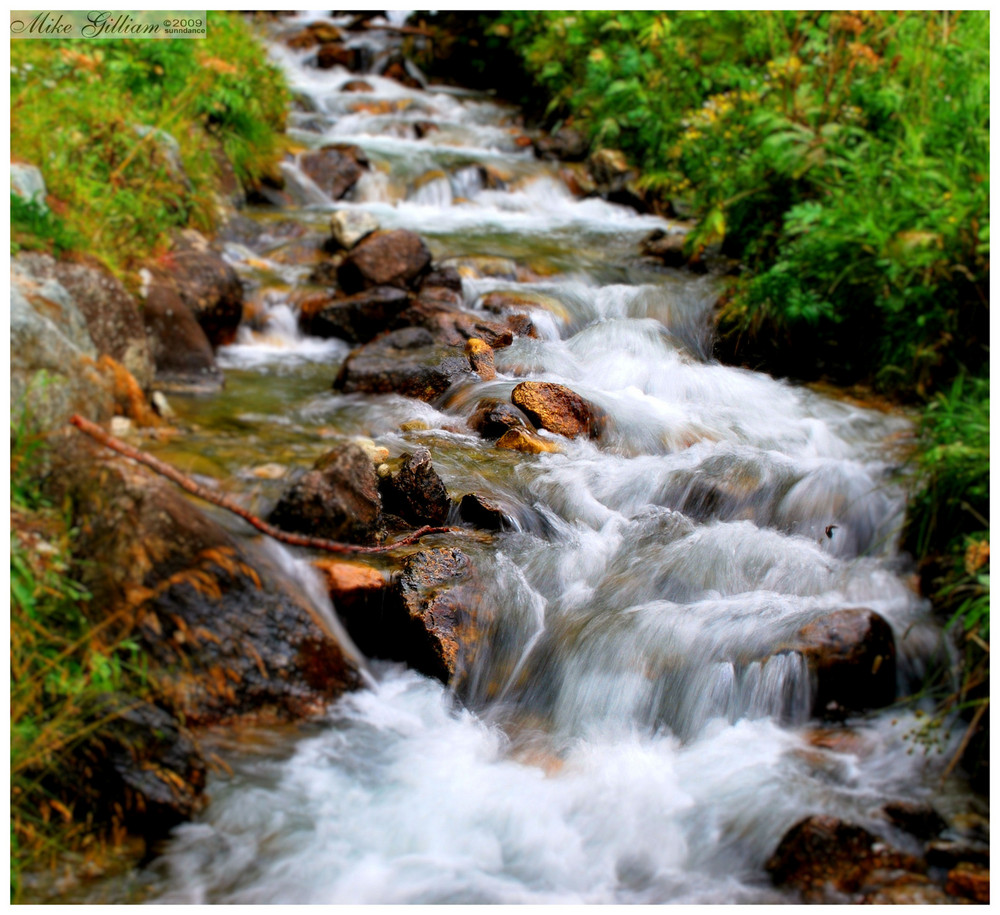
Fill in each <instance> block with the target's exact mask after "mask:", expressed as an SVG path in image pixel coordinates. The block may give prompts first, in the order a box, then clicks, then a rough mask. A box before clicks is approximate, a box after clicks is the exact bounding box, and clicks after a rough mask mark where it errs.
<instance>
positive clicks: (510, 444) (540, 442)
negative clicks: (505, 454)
mask: <svg viewBox="0 0 1000 915" xmlns="http://www.w3.org/2000/svg"><path fill="white" fill-rule="evenodd" d="M497 448H503V449H504V450H505V451H523V452H525V453H526V454H545V453H549V452H559V451H561V450H562V449H561V448H560V447H559V446H558V445H557V444H556V443H555V442H550V441H547V440H546V439H544V438H542V437H541V436H540V435H536V434H535V433H534V432H528V430H527V429H509V430H508V431H507V432H505V433H504V434H503V435H501V436H500V438H498V439H497Z"/></svg>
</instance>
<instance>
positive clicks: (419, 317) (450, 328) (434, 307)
mask: <svg viewBox="0 0 1000 915" xmlns="http://www.w3.org/2000/svg"><path fill="white" fill-rule="evenodd" d="M396 325H397V326H399V327H423V328H426V329H427V330H429V331H430V332H431V334H433V336H434V339H435V340H436V341H437V342H438V343H440V344H443V345H444V346H465V343H466V341H467V340H470V339H472V338H473V337H478V338H479V339H480V340H482V341H483V342H485V343H486V344H487V345H488V346H490V347H492V348H493V349H502V348H503V347H506V346H510V345H511V343H513V342H514V335H513V334H512V333H511V331H510V328H509V327H506V326H504V325H503V324H498V323H497V322H495V321H487V320H485V319H483V318H480V317H477V316H476V315H474V314H469V313H468V312H465V311H462V310H461V309H459V308H456V307H455V306H454V305H451V304H448V303H447V302H442V301H435V300H432V299H426V298H424V297H423V296H421V298H418V299H417V300H416V301H415V302H413V303H412V304H411V305H410V307H409V308H407V309H406V310H405V311H404V312H402V313H401V314H400V315H399V316H398V317H397V318H396Z"/></svg>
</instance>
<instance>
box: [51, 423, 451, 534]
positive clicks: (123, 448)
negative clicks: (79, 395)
mask: <svg viewBox="0 0 1000 915" xmlns="http://www.w3.org/2000/svg"><path fill="white" fill-rule="evenodd" d="M69 421H70V423H72V424H73V425H74V426H76V427H77V428H78V429H79V430H80V431H81V432H85V433H86V434H87V435H89V436H90V437H91V438H92V439H94V440H95V441H98V442H100V443H101V444H102V445H104V447H105V448H110V449H111V450H112V451H117V452H118V453H119V454H121V455H124V456H125V457H127V458H130V459H131V460H133V461H138V463H140V464H145V465H146V466H147V467H148V468H149V469H150V470H153V471H155V472H156V473H158V474H160V476H163V477H166V478H167V479H168V480H172V481H173V482H174V483H176V484H177V485H178V486H180V487H181V489H186V490H187V491H188V492H189V493H191V495H193V496H197V497H198V498H199V499H204V500H205V501H206V502H211V503H212V504H213V505H218V506H219V508H224V509H225V510H226V511H229V512H232V513H233V514H234V515H239V516H240V517H241V518H242V519H243V520H244V521H246V522H247V523H248V524H250V525H252V526H253V527H255V528H257V530H259V531H260V532H261V533H264V534H267V536H268V537H273V538H274V539H275V540H280V541H281V542H282V543H288V544H290V545H291V546H304V547H309V548H310V549H314V550H324V551H325V552H327V553H387V552H389V551H390V550H394V549H396V548H397V547H401V546H408V545H409V544H411V543H416V542H417V541H418V540H419V539H420V538H421V537H426V536H427V535H428V534H443V533H447V532H453V531H455V528H452V527H431V526H430V525H425V526H424V527H421V528H419V529H417V530H415V531H414V532H413V533H412V534H407V535H406V536H405V537H403V538H401V539H400V540H396V541H395V542H393V543H390V544H387V545H385V546H357V545H356V544H353V543H340V542H339V541H337V540H323V539H321V538H319V537H307V536H305V535H304V534H290V533H288V531H283V530H281V529H280V528H277V527H274V526H273V525H271V524H268V523H267V522H266V521H261V520H260V518H258V517H257V516H256V515H252V514H250V512H248V511H247V510H246V509H245V508H243V507H242V506H241V505H237V504H236V502H234V501H233V500H232V499H230V498H229V497H228V496H224V495H221V494H220V493H215V492H212V491H211V490H209V489H205V487H204V486H199V485H198V484H197V483H196V482H195V481H194V480H192V479H191V478H190V477H188V476H185V475H184V474H183V473H181V472H180V471H179V470H178V469H177V468H176V467H171V466H170V465H169V464H166V463H164V462H163V461H161V460H159V459H158V458H155V457H153V456H152V455H151V454H147V453H146V452H145V451H140V450H139V449H138V448H133V447H132V446H131V445H128V444H126V443H125V442H123V441H122V440H121V439H117V438H115V437H114V436H113V435H109V434H108V433H107V432H105V431H104V430H103V429H102V428H101V427H100V426H98V425H97V424H96V423H92V422H91V421H90V420H89V419H84V418H83V417H82V416H79V415H77V414H76V413H74V414H73V415H72V416H71V417H70V418H69Z"/></svg>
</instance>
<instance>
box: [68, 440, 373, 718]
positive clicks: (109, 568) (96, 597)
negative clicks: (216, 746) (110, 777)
mask: <svg viewBox="0 0 1000 915" xmlns="http://www.w3.org/2000/svg"><path fill="white" fill-rule="evenodd" d="M85 446H87V443H84V444H83V445H81V446H80V450H85V451H89V450H90V449H89V447H86V448H85ZM65 461H66V466H65V468H64V469H63V472H62V473H61V474H59V475H58V479H59V480H60V481H61V484H62V486H63V489H64V492H65V497H67V498H68V499H69V500H70V504H71V505H72V506H73V519H72V520H73V525H74V527H76V528H77V529H78V530H79V534H78V539H77V545H76V549H77V551H78V553H79V555H81V556H95V557H100V558H101V561H100V562H94V563H84V564H83V565H82V566H81V569H82V573H81V574H82V581H83V584H84V585H85V587H87V589H88V590H89V591H90V592H91V593H92V595H93V600H92V601H91V602H90V604H89V605H88V606H89V607H91V608H92V609H93V610H94V611H96V612H99V613H101V614H102V616H106V617H107V618H108V619H112V618H117V619H120V620H121V621H122V625H123V626H125V627H127V629H128V631H129V632H130V633H131V637H132V638H134V639H135V640H136V641H137V642H138V643H139V645H140V649H141V652H142V657H143V659H144V661H145V662H146V663H148V665H149V670H150V686H151V690H152V696H151V699H152V701H155V702H156V703H157V704H159V705H162V706H163V707H164V708H168V709H170V710H171V711H172V712H173V713H174V714H176V715H180V716H183V720H184V721H185V722H186V724H187V725H189V726H193V725H195V724H211V723H213V722H220V721H227V720H236V719H240V718H246V717H248V716H249V717H251V718H253V719H254V720H290V719H296V718H300V717H303V716H305V715H312V714H315V713H317V712H319V711H321V710H322V709H323V708H324V707H325V706H326V704H327V703H328V702H330V701H332V700H333V699H335V698H336V697H337V696H339V695H340V694H341V693H343V691H344V690H345V689H349V688H353V687H354V686H356V685H357V682H358V675H357V670H356V669H355V667H354V665H353V663H352V662H350V661H349V660H348V659H347V657H346V656H345V655H344V652H343V650H342V649H341V646H340V645H339V643H338V642H337V641H336V638H335V637H334V636H333V634H332V633H331V632H330V630H329V628H328V627H327V624H326V622H325V621H324V620H323V619H322V618H321V616H319V614H318V613H317V611H316V610H315V609H314V607H313V606H312V605H311V604H310V603H309V602H308V599H307V598H306V597H305V596H304V595H302V594H300V593H298V592H293V591H292V590H291V589H290V588H289V586H288V585H287V584H283V583H282V581H283V579H282V577H281V576H280V574H279V573H276V572H274V571H272V570H271V568H270V565H269V560H268V559H267V557H266V555H265V554H263V553H262V552H259V551H258V549H257V547H256V546H255V545H254V544H253V543H252V542H248V541H240V542H239V543H238V542H237V541H235V540H234V538H233V537H232V536H231V535H230V534H229V533H228V532H227V531H226V530H225V529H224V528H223V527H222V526H221V525H219V524H218V523H217V522H215V521H213V520H211V519H210V518H208V517H207V516H206V515H204V514H203V513H202V512H200V511H199V510H198V509H197V508H196V507H195V505H194V504H193V503H192V502H191V501H190V500H188V499H187V498H185V497H184V496H183V495H182V494H181V493H180V492H179V491H178V489H177V488H176V487H175V486H173V485H172V484H170V483H168V482H167V481H165V480H164V479H162V478H161V477H157V476H154V475H153V474H151V473H150V472H149V471H147V470H146V469H145V468H143V467H141V466H136V465H134V464H132V463H131V462H129V461H125V460H121V459H118V458H112V459H107V460H100V459H94V458H93V457H90V456H81V455H80V454H79V453H73V454H67V455H65ZM95 622H100V620H95ZM111 631H113V629H112V630H111Z"/></svg>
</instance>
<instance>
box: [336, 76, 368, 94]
mask: <svg viewBox="0 0 1000 915" xmlns="http://www.w3.org/2000/svg"><path fill="white" fill-rule="evenodd" d="M340 91H341V92H374V91H375V87H374V86H373V85H372V84H371V83H366V82H365V81H364V80H363V79H349V80H348V81H347V82H346V83H344V84H343V85H342V86H341V87H340Z"/></svg>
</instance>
